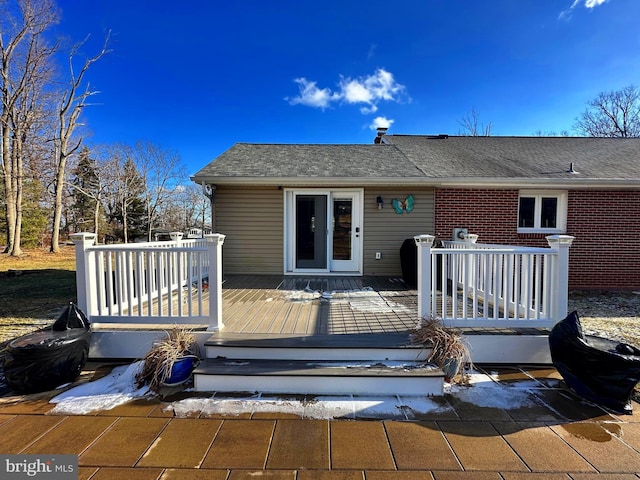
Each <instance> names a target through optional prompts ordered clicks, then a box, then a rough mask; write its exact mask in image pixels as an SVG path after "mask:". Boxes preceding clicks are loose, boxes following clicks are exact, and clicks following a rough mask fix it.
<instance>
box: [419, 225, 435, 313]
mask: <svg viewBox="0 0 640 480" xmlns="http://www.w3.org/2000/svg"><path fill="white" fill-rule="evenodd" d="M435 238H436V237H434V236H433V235H416V236H415V237H413V240H414V241H415V242H416V247H418V323H420V321H421V320H422V319H425V318H429V317H430V316H431V247H432V245H433V241H434V239H435Z"/></svg>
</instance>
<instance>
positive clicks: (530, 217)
mask: <svg viewBox="0 0 640 480" xmlns="http://www.w3.org/2000/svg"><path fill="white" fill-rule="evenodd" d="M535 212H536V199H535V197H520V209H519V211H518V226H519V227H523V228H533V227H534V226H535Z"/></svg>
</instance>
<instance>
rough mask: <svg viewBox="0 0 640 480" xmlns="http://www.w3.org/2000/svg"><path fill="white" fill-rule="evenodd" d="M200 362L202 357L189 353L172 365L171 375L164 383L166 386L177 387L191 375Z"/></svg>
mask: <svg viewBox="0 0 640 480" xmlns="http://www.w3.org/2000/svg"><path fill="white" fill-rule="evenodd" d="M198 363H200V359H199V358H198V357H196V356H195V355H189V356H186V357H182V358H180V359H179V360H176V361H175V362H174V364H173V366H172V367H171V375H169V378H167V379H166V380H165V381H164V382H163V384H162V385H164V386H165V387H175V386H176V385H180V384H182V383H184V382H186V381H187V380H189V378H190V377H191V373H192V372H193V369H194V368H196V366H197V365H198Z"/></svg>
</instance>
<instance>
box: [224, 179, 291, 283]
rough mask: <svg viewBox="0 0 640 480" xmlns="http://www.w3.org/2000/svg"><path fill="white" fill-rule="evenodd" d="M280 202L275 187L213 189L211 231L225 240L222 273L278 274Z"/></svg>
mask: <svg viewBox="0 0 640 480" xmlns="http://www.w3.org/2000/svg"><path fill="white" fill-rule="evenodd" d="M283 198H284V197H283V192H282V190H278V188H277V187H264V188H259V187H241V186H238V187H231V186H219V187H218V188H217V190H216V206H215V230H216V231H217V232H218V233H222V234H224V235H226V236H227V238H226V239H225V242H224V245H223V247H222V254H223V257H222V258H223V260H222V266H223V269H224V272H225V273H229V274H239V273H244V274H276V275H277V274H282V272H283V256H282V255H283V253H282V252H283V244H282V242H283V231H284V230H283V215H284V207H283V202H284V200H283Z"/></svg>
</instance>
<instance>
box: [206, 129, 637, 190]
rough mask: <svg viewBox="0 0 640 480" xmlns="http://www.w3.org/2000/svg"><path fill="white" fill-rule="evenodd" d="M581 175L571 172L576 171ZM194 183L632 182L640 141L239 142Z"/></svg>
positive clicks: (401, 138) (418, 138)
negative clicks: (361, 143)
mask: <svg viewBox="0 0 640 480" xmlns="http://www.w3.org/2000/svg"><path fill="white" fill-rule="evenodd" d="M571 164H573V168H574V170H575V172H577V173H571V172H570V171H569V170H570V166H571ZM193 179H194V180H195V181H197V182H201V181H208V182H212V183H232V182H233V183H254V182H256V183H268V182H273V183H282V184H284V183H292V184H293V183H304V182H306V183H313V182H315V183H330V182H335V183H340V184H343V185H344V184H346V183H349V182H352V183H353V184H356V183H357V184H360V185H366V184H367V183H368V182H369V183H373V184H381V183H384V182H385V181H389V182H391V183H399V182H403V181H404V182H407V183H424V184H434V185H435V184H444V183H458V184H464V183H474V182H475V183H483V182H484V183H490V182H496V183H500V182H502V183H508V182H512V183H518V181H519V182H521V183H528V182H529V183H530V182H535V181H538V182H548V183H554V182H555V183H556V184H557V183H571V184H573V183H585V182H587V183H588V182H591V183H598V182H601V183H602V182H604V183H607V182H608V183H612V184H615V183H625V184H632V185H640V138H584V137H458V136H449V137H447V136H428V135H385V136H384V137H383V143H380V144H369V145H334V144H328V145H308V144H303V145H296V144H248V143H238V144H235V145H234V146H233V147H231V148H230V149H229V150H227V151H226V152H224V153H223V154H222V155H220V156H219V157H218V158H216V159H215V160H214V161H213V162H211V163H210V164H208V165H207V166H205V167H204V168H203V169H202V170H200V171H199V172H198V173H197V174H196V175H194V177H193Z"/></svg>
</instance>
